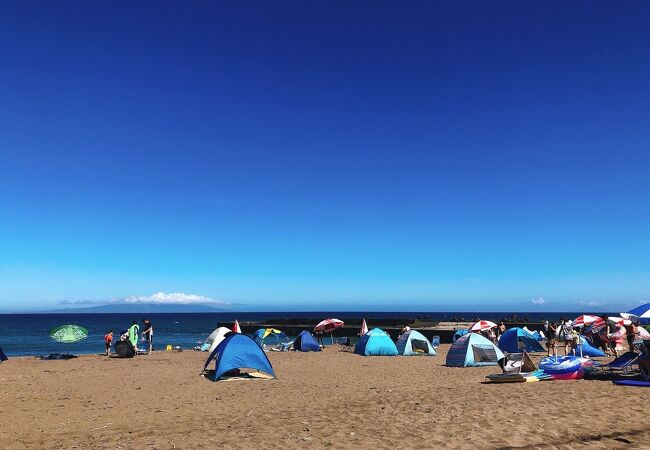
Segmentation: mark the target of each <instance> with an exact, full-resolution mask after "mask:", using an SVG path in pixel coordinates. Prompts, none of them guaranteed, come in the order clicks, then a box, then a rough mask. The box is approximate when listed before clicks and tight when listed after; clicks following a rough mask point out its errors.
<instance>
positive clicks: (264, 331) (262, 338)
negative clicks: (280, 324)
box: [254, 328, 291, 347]
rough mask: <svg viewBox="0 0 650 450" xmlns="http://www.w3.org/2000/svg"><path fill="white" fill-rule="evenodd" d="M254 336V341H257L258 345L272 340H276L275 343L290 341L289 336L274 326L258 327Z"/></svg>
mask: <svg viewBox="0 0 650 450" xmlns="http://www.w3.org/2000/svg"><path fill="white" fill-rule="evenodd" d="M254 337H255V342H257V343H258V344H259V346H260V347H262V346H263V345H264V344H268V343H269V342H273V341H276V343H277V344H284V343H287V342H291V339H289V336H287V335H286V334H284V333H283V332H282V331H280V330H277V329H275V328H260V329H259V330H257V331H256V332H255V334H254Z"/></svg>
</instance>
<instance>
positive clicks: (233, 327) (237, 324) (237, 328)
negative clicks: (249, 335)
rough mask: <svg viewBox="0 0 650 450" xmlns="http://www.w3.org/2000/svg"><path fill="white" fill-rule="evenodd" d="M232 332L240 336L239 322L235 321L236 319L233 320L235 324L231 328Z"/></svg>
mask: <svg viewBox="0 0 650 450" xmlns="http://www.w3.org/2000/svg"><path fill="white" fill-rule="evenodd" d="M232 332H233V333H240V334H241V328H240V326H239V322H238V321H237V319H235V324H234V325H233V326H232Z"/></svg>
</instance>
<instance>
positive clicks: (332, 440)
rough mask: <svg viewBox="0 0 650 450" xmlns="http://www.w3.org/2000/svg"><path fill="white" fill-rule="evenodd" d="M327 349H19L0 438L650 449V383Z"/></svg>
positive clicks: (137, 443) (31, 444)
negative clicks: (241, 377) (113, 352)
mask: <svg viewBox="0 0 650 450" xmlns="http://www.w3.org/2000/svg"><path fill="white" fill-rule="evenodd" d="M448 348H449V346H447V345H443V346H442V347H441V351H440V355H439V356H437V357H392V358H391V357H361V356H357V355H354V354H351V353H346V352H341V351H339V349H338V348H328V349H326V351H324V352H322V353H320V354H318V353H307V354H303V353H297V352H291V353H270V354H269V357H270V359H271V362H272V363H273V366H274V368H275V370H276V373H277V376H278V379H277V380H272V381H258V380H253V381H227V382H217V383H215V382H212V381H209V380H207V379H205V378H202V377H200V376H199V372H200V371H201V368H202V367H203V363H204V361H205V359H206V357H207V353H200V352H193V351H184V352H180V353H179V352H165V351H159V352H154V353H153V354H151V355H147V356H139V357H136V358H135V359H117V358H106V357H104V356H99V355H88V356H82V357H80V358H78V359H74V360H69V361H39V360H36V359H35V358H29V357H22V358H13V359H11V360H9V361H8V362H6V363H3V364H1V365H0V392H2V396H1V398H2V401H0V448H5V449H18V448H38V449H45V448H111V449H115V448H137V449H140V448H142V449H153V448H157V449H169V448H184V449H189V448H217V447H223V448H233V449H235V448H242V449H243V448H259V449H266V448H273V447H280V448H282V447H286V448H323V447H333V448H353V447H354V448H386V449H389V448H438V447H447V448H463V449H465V448H503V447H523V448H567V449H568V448H586V447H589V448H603V449H611V448H650V414H649V411H650V409H649V408H650V406H649V405H650V401H649V400H650V389H647V388H632V387H622V386H616V385H613V384H612V383H610V382H604V381H585V380H580V381H553V382H538V383H515V384H500V385H490V384H483V383H482V381H483V376H484V375H487V374H490V373H495V372H497V371H498V369H496V368H495V367H488V368H448V367H445V366H444V363H445V354H446V351H447V349H448Z"/></svg>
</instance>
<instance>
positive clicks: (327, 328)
mask: <svg viewBox="0 0 650 450" xmlns="http://www.w3.org/2000/svg"><path fill="white" fill-rule="evenodd" d="M342 326H343V321H342V320H339V319H325V320H323V321H321V322H319V324H318V325H316V326H315V327H314V331H324V332H326V333H331V332H332V330H336V329H337V328H341V327H342Z"/></svg>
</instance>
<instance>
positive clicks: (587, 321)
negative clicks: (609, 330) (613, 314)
mask: <svg viewBox="0 0 650 450" xmlns="http://www.w3.org/2000/svg"><path fill="white" fill-rule="evenodd" d="M598 320H603V319H601V318H600V317H598V316H592V315H590V314H583V315H582V316H579V317H578V318H576V320H574V321H573V326H574V327H583V326H585V325H591V324H592V323H594V322H596V321H598Z"/></svg>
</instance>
